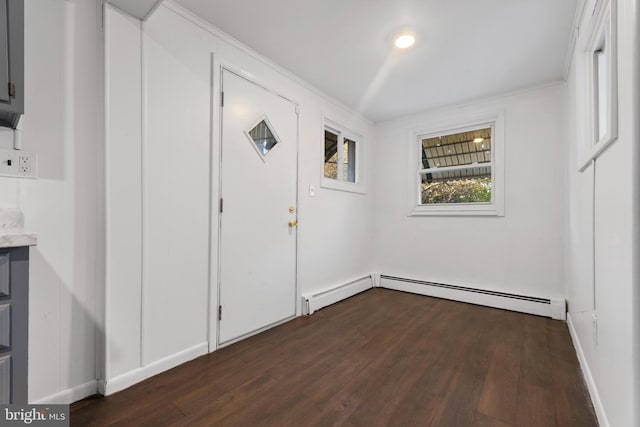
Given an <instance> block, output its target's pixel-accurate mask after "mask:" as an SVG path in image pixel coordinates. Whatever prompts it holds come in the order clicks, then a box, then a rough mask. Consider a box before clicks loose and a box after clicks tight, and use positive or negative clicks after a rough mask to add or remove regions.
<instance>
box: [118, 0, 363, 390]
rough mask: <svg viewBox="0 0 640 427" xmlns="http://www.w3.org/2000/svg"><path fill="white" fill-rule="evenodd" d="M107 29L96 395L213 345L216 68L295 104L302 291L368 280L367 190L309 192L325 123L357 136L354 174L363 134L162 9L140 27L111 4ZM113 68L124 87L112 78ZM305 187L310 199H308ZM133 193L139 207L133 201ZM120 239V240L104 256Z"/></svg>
mask: <svg viewBox="0 0 640 427" xmlns="http://www.w3.org/2000/svg"><path fill="white" fill-rule="evenodd" d="M106 22H107V24H106V25H107V28H106V34H107V41H108V43H107V55H106V63H107V66H106V68H107V70H108V71H110V72H109V73H108V75H107V82H108V86H107V97H108V99H109V111H112V115H113V117H110V116H108V123H107V146H108V150H107V154H108V156H107V183H108V185H107V193H108V197H107V205H108V206H107V224H108V227H107V248H108V250H109V253H110V254H111V256H110V257H108V258H107V259H108V262H109V263H108V268H107V278H108V279H107V280H108V283H107V334H108V337H109V338H108V340H107V360H106V367H107V376H106V392H107V393H111V392H114V391H117V390H119V389H122V388H124V387H127V386H128V385H131V384H133V383H135V382H137V381H140V380H142V379H144V378H145V377H147V376H149V375H152V374H155V373H157V372H160V371H162V370H165V369H168V368H170V367H172V366H174V365H176V364H179V363H182V362H184V361H185V360H188V359H189V358H193V357H195V356H197V355H199V354H202V353H204V352H206V351H207V344H208V346H209V350H211V351H212V350H214V349H215V346H216V342H217V336H216V331H217V325H216V316H215V312H214V315H210V313H209V307H214V308H215V307H217V305H218V303H217V276H218V271H217V259H218V253H217V242H218V215H217V211H216V210H215V209H214V212H213V213H212V214H211V212H210V204H211V203H212V202H213V205H214V206H217V200H218V169H219V168H218V165H219V156H218V153H219V146H220V145H219V117H220V110H219V107H218V106H219V92H220V85H219V81H220V79H219V73H220V67H221V66H225V67H229V68H231V69H233V70H235V71H237V72H239V73H241V74H243V75H245V76H247V77H248V78H250V79H252V80H254V81H256V82H258V83H259V84H261V85H263V86H266V87H268V88H269V89H271V90H273V91H275V92H278V93H281V94H283V95H285V96H287V97H288V98H290V99H295V100H296V101H297V102H298V103H299V104H300V123H299V137H300V139H299V142H300V143H299V179H298V186H299V193H298V218H299V222H300V226H299V228H298V233H299V234H298V266H299V268H298V280H299V282H300V284H301V288H302V291H303V292H306V291H312V290H314V289H318V288H324V287H327V286H330V285H334V284H341V283H345V282H348V281H349V280H351V279H352V278H353V277H359V276H363V275H367V274H369V272H370V271H371V268H372V265H371V237H370V229H371V217H372V214H371V206H372V200H373V198H372V195H371V193H369V194H364V195H363V194H355V193H347V192H342V191H336V190H326V189H322V188H320V186H319V184H320V178H321V174H322V161H323V152H324V147H323V142H322V141H323V123H322V117H323V114H327V115H330V116H331V117H332V118H334V120H338V121H340V123H342V124H343V125H345V126H347V127H349V128H350V129H353V130H354V131H357V132H358V133H359V134H361V135H363V136H364V141H363V149H364V150H365V157H364V165H363V166H364V168H365V170H372V169H371V168H370V161H371V143H372V140H373V132H372V129H373V126H372V124H371V123H369V122H367V121H366V120H364V119H362V118H360V117H358V116H357V115H356V114H355V113H353V112H351V111H349V110H348V109H346V108H344V107H341V106H339V105H336V103H334V102H333V101H331V100H328V99H327V98H325V97H324V96H323V95H320V94H318V93H317V92H316V91H315V90H314V89H312V88H309V87H307V86H306V84H304V83H302V82H300V81H299V80H298V79H297V78H296V77H295V76H291V75H289V74H288V73H287V72H286V71H284V70H281V69H279V68H278V67H277V66H275V65H273V64H271V63H269V62H268V61H266V60H264V59H263V58H261V57H259V56H258V55H257V54H255V53H253V52H251V51H249V50H248V49H246V48H244V47H242V46H240V45H239V44H238V43H236V42H235V41H234V40H232V39H230V38H228V37H227V36H225V35H221V33H219V32H218V30H216V29H214V28H211V27H209V26H208V25H207V24H206V23H204V22H202V21H199V19H198V18H196V17H193V16H192V15H190V14H189V13H188V12H185V11H184V10H182V9H180V8H178V7H177V6H175V5H173V4H171V3H168V4H167V5H164V6H161V7H160V8H158V9H157V10H156V11H155V12H154V14H153V15H152V16H151V17H150V18H149V19H148V20H147V21H145V22H144V23H142V26H141V27H137V26H136V21H135V20H132V18H130V17H128V16H125V15H123V14H122V13H121V12H120V11H118V10H117V9H111V8H109V9H108V19H107V21H106ZM140 43H141V44H140ZM138 50H140V54H141V56H140V57H139V58H136V52H137V51H138ZM140 54H139V55H140ZM140 64H141V67H142V69H141V70H140V68H139V67H140ZM125 70H130V73H129V79H130V80H128V81H126V82H119V79H121V78H125V74H124V72H125ZM139 71H141V72H140V73H139ZM137 76H141V79H139V78H138V77H137ZM137 85H140V87H137ZM140 93H142V97H141V99H139V98H137V97H138V94H140ZM140 114H141V117H140ZM116 118H117V119H116ZM121 119H122V123H120V122H121ZM138 119H140V123H141V124H142V125H141V127H140V128H138V127H137V125H136V120H138ZM123 126H124V128H123ZM120 132H123V133H125V134H126V135H125V134H121V133H120ZM125 151H130V152H131V157H130V158H128V159H127V160H126V167H122V165H120V164H118V162H116V161H115V158H116V157H118V156H120V155H124V154H125V153H124V152H125ZM139 153H141V157H138V156H139ZM137 162H140V163H139V166H137V165H136V163H137ZM365 179H366V180H370V179H371V176H365ZM125 183H126V184H127V187H126V188H124V187H121V186H123V185H124V184H125ZM310 185H312V186H314V187H315V188H316V196H315V197H310V196H309V195H308V188H309V186H310ZM116 189H118V192H117V194H116V192H115V190H116ZM139 191H141V197H140V200H141V201H142V203H137V204H135V206H133V205H132V204H133V200H135V199H136V198H137V197H138V192H139ZM139 209H141V210H139ZM129 213H131V214H132V215H131V216H128V215H129ZM140 215H141V218H142V219H141V220H139V218H140ZM127 217H128V218H129V221H125V219H126V218H127ZM123 221H124V223H123V227H119V226H118V224H119V223H120V222H123ZM210 224H212V225H211V226H210ZM127 236H130V237H131V239H132V240H131V243H132V244H131V245H130V246H128V247H126V248H123V251H124V252H123V253H122V254H118V253H116V252H117V250H118V248H119V247H120V246H122V243H123V239H125V238H126V237H127ZM140 236H142V238H141V240H140ZM140 241H141V244H142V247H141V248H139V247H138V246H136V245H137V244H138V242H140ZM140 254H142V255H140ZM140 256H142V263H141V264H139V257H140ZM116 261H117V262H116ZM140 265H141V266H142V268H141V271H140V269H139V266H140ZM116 278H118V280H115V279H116ZM125 288H126V289H125Z"/></svg>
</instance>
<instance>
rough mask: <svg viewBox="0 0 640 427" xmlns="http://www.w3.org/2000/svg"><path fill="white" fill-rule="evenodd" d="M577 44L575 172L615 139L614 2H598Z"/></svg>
mask: <svg viewBox="0 0 640 427" xmlns="http://www.w3.org/2000/svg"><path fill="white" fill-rule="evenodd" d="M584 27H585V31H584V32H582V33H581V34H580V36H579V40H578V49H579V51H581V52H580V54H579V55H578V56H577V59H576V61H577V62H576V64H577V70H578V73H577V79H578V81H580V82H581V84H580V87H581V90H580V91H579V92H578V95H577V96H578V102H579V103H580V104H583V105H585V106H586V108H584V110H580V119H579V120H580V123H581V125H580V133H581V136H580V141H581V144H580V147H579V150H578V164H579V169H580V170H584V169H585V168H586V167H587V166H588V165H589V164H590V163H591V161H592V160H593V159H596V158H597V157H598V156H599V155H600V153H602V152H603V151H604V149H605V148H606V147H607V146H608V145H609V144H611V143H612V142H614V141H615V140H616V139H617V136H618V88H617V79H616V75H617V37H616V32H617V21H616V0H601V1H598V2H596V3H595V6H594V10H593V12H592V14H591V16H589V17H588V18H587V21H586V22H585V23H584Z"/></svg>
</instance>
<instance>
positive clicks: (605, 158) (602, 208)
mask: <svg viewBox="0 0 640 427" xmlns="http://www.w3.org/2000/svg"><path fill="white" fill-rule="evenodd" d="M617 3H618V8H619V9H618V87H619V90H618V96H619V111H620V113H619V134H618V139H617V141H615V142H614V143H613V145H611V146H610V147H609V148H608V149H607V150H606V151H605V152H604V153H602V154H601V155H600V156H599V157H598V158H597V159H596V161H595V167H594V166H593V165H591V166H589V167H588V168H587V169H586V170H585V171H584V172H583V173H580V172H578V166H579V165H578V162H577V158H578V147H579V146H580V145H581V144H580V143H581V142H582V141H580V140H579V136H578V135H580V134H581V132H580V131H579V129H580V127H584V126H588V125H589V123H586V122H585V121H584V119H583V118H581V116H580V115H579V114H578V112H579V109H580V105H579V102H578V95H579V92H580V91H581V90H583V87H581V86H579V82H580V81H581V75H580V73H582V72H583V71H582V69H581V68H580V66H579V65H578V64H580V62H579V61H577V58H578V55H580V54H581V52H580V50H579V49H578V50H577V51H576V57H574V59H573V62H572V68H571V71H570V76H569V88H570V90H569V91H568V103H569V112H570V116H569V120H568V124H569V127H570V139H569V142H570V152H569V157H568V163H567V164H568V169H567V176H568V183H569V185H568V194H569V206H568V242H567V252H568V256H567V263H568V264H567V299H568V301H569V320H570V326H571V328H572V334H573V339H574V344H575V345H576V347H577V349H578V353H579V356H580V357H581V363H582V367H583V371H584V372H585V377H586V379H587V384H588V386H589V388H590V392H591V396H592V398H593V401H594V405H595V408H596V412H597V414H598V419H599V421H600V424H601V425H603V426H609V425H610V426H638V425H640V407H639V406H638V401H639V399H640V394H639V385H640V355H639V353H638V345H639V341H640V338H639V332H640V331H639V326H640V322H639V317H640V304H639V301H638V298H639V295H638V294H639V293H640V292H639V291H638V255H639V254H638V244H639V242H640V235H639V233H638V223H639V212H638V203H639V199H640V196H639V194H640V193H639V192H638V173H639V172H638V171H639V169H640V162H639V158H638V153H639V152H640V151H639V149H638V142H639V139H640V133H639V126H640V120H639V116H640V109H639V108H638V107H639V105H638V102H639V89H640V81H639V75H640V67H639V62H638V61H639V59H638V51H639V47H640V45H639V39H638V13H639V10H638V7H637V2H636V1H633V0H619V1H618V2H617ZM592 9H593V2H591V1H588V2H587V5H586V8H585V11H586V12H585V16H584V19H583V21H582V23H581V27H582V28H586V20H587V19H589V18H590V16H591V10H592ZM582 36H583V37H586V36H587V33H586V32H584V33H583V34H582ZM579 42H580V41H579ZM579 44H580V43H579ZM594 174H595V181H594ZM594 215H595V227H593V216H594ZM589 241H595V265H594V262H593V259H594V258H593V252H592V248H593V243H591V244H587V245H585V243H588V242H589ZM594 268H595V277H594V274H593V271H594ZM594 315H596V316H597V328H594V325H593V316H594ZM594 329H595V330H596V331H595V332H596V333H597V340H596V335H595V334H594Z"/></svg>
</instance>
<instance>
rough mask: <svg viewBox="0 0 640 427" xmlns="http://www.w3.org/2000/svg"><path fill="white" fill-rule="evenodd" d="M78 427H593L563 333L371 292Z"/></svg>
mask: <svg viewBox="0 0 640 427" xmlns="http://www.w3.org/2000/svg"><path fill="white" fill-rule="evenodd" d="M71 425H73V426H154V427H157V426H350V427H354V426H403V427H404V426H452V427H465V426H514V427H515V426H518V427H519V426H541V427H552V426H558V427H571V426H579V427H588V426H596V425H597V422H596V419H595V415H594V411H593V408H592V406H591V402H590V400H589V397H588V393H587V390H586V388H585V385H584V382H583V379H582V375H581V372H580V368H579V366H578V361H577V359H576V355H575V351H574V349H573V346H572V343H571V339H570V337H569V333H568V330H567V326H566V324H564V323H563V322H559V321H554V320H551V319H547V318H543V317H537V316H529V315H525V314H520V313H514V312H509V311H503V310H497V309H492V308H486V307H480V306H475V305H470V304H463V303H457V302H452V301H447V300H442V299H437V298H429V297H424V296H418V295H413V294H408V293H402V292H396V291H391V290H385V289H372V290H369V291H367V292H364V293H362V294H359V295H356V296H355V297H352V298H350V299H348V300H345V301H343V302H340V303H338V304H335V305H333V306H331V307H327V308H325V309H324V310H321V311H319V312H317V313H315V314H314V315H313V316H310V317H302V318H297V319H295V320H292V321H291V322H288V323H286V324H284V325H282V326H279V327H276V328H274V329H271V330H269V331H267V332H264V333H262V334H259V335H256V336H254V337H252V338H248V339H246V340H244V341H242V342H239V343H237V344H234V345H231V346H229V347H226V348H223V349H221V350H218V351H216V352H215V353H212V354H210V355H207V356H203V357H200V358H198V359H196V360H194V361H191V362H189V363H186V364H184V365H182V366H179V367H177V368H175V369H172V370H171V371H168V372H165V373H163V374H160V375H158V376H156V377H153V378H150V379H149V380H147V381H144V382H143V383H140V384H137V385H135V386H133V387H131V388H129V389H128V390H125V391H122V392H120V393H116V394H115V395H112V396H108V397H95V398H89V399H85V400H83V401H81V402H77V403H75V404H73V405H72V407H71Z"/></svg>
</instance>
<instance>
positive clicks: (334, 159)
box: [324, 130, 338, 179]
mask: <svg viewBox="0 0 640 427" xmlns="http://www.w3.org/2000/svg"><path fill="white" fill-rule="evenodd" d="M324 177H325V178H330V179H338V135H336V134H335V133H333V132H330V131H328V130H325V131H324Z"/></svg>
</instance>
